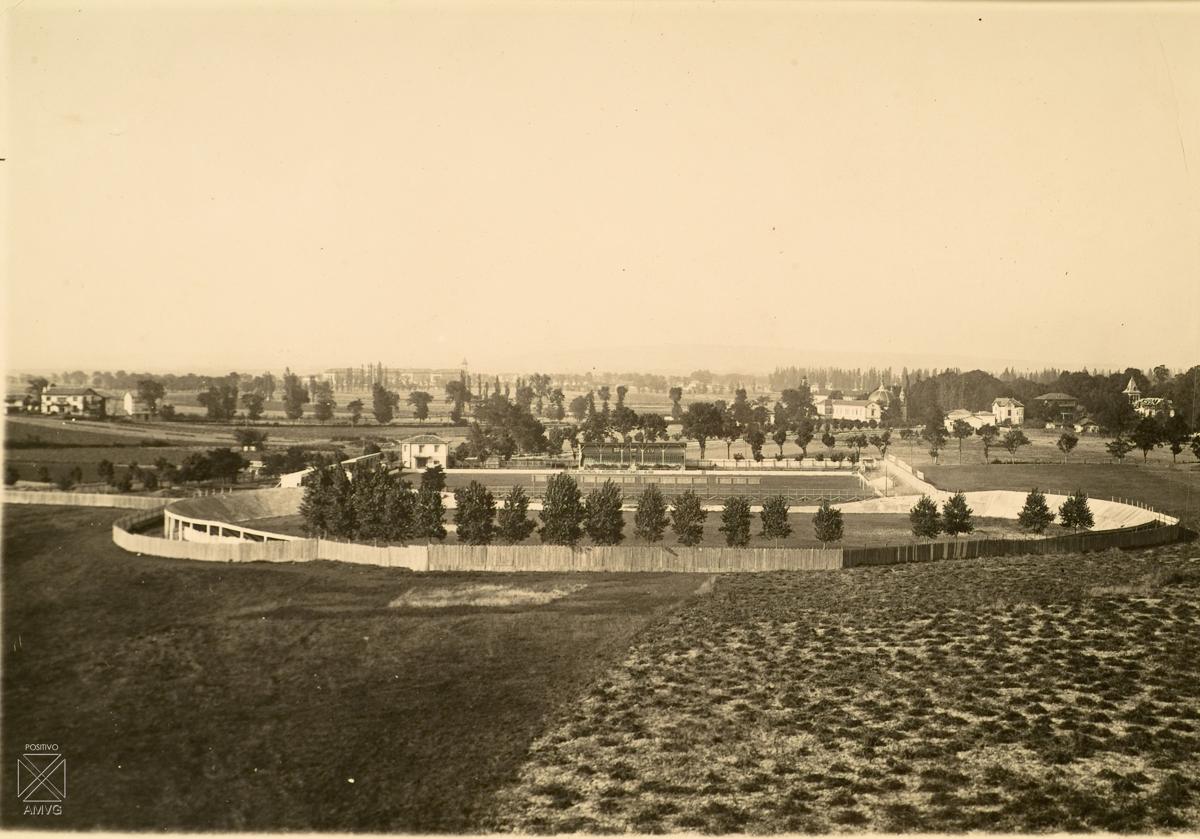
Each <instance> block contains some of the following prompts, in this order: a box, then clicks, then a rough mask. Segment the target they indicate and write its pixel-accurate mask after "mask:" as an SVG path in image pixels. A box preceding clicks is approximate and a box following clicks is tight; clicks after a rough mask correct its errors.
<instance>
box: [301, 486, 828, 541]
mask: <svg viewBox="0 0 1200 839" xmlns="http://www.w3.org/2000/svg"><path fill="white" fill-rule="evenodd" d="M445 482H446V479H445V473H444V472H443V471H442V469H441V468H440V467H436V468H433V469H428V470H426V471H425V472H424V473H422V475H421V480H420V484H419V486H418V487H416V488H415V489H414V487H413V485H412V484H411V483H410V482H409V481H407V480H404V479H403V478H401V477H400V476H399V475H394V474H389V473H388V472H386V471H383V470H378V471H371V470H360V471H358V472H356V473H355V474H354V476H353V479H351V477H350V476H349V475H347V473H346V471H345V470H344V469H343V468H341V467H339V466H327V467H323V468H320V469H317V470H316V471H315V472H314V473H313V474H312V476H311V477H310V478H309V479H308V480H307V482H306V484H305V490H304V499H303V501H302V502H301V505H300V514H301V516H302V517H303V519H304V529H305V532H306V533H307V534H308V535H310V536H321V537H326V538H328V537H335V538H343V539H356V540H377V541H386V542H404V541H409V540H418V539H430V540H440V539H444V538H445V537H446V528H445V525H444V517H445V509H444V506H443V504H442V495H441V493H442V491H443V489H444V488H445ZM454 500H455V508H456V509H455V511H454V523H455V525H456V528H457V532H458V540H459V541H460V542H463V543H465V544H469V545H487V544H490V543H491V542H493V541H500V542H505V543H510V544H516V543H520V542H523V541H525V540H526V539H527V538H529V536H530V535H532V534H533V532H534V531H535V530H536V531H537V533H538V536H539V538H540V539H541V541H542V542H543V543H544V544H548V545H574V544H577V543H578V542H579V541H580V540H581V539H582V538H583V537H584V536H586V537H587V538H588V539H589V540H591V542H592V543H593V544H596V545H617V544H620V543H621V541H622V540H623V539H624V538H625V533H624V530H625V518H624V516H623V515H622V511H621V507H622V503H623V501H624V498H623V496H622V494H621V489H620V488H619V487H618V486H617V485H616V484H615V483H613V482H612V481H605V482H604V483H603V484H602V485H601V486H599V487H597V488H596V489H595V490H593V491H592V492H591V493H590V494H588V496H587V497H586V498H585V497H584V495H583V493H582V492H581V491H580V489H579V485H578V484H577V483H576V482H575V479H574V478H572V477H571V476H570V475H567V474H565V473H562V474H558V475H554V476H553V477H551V478H550V480H549V482H548V483H547V486H546V494H545V498H544V501H543V505H542V510H541V512H540V513H539V514H538V518H539V519H540V520H541V522H540V525H539V524H538V523H537V522H535V521H533V520H532V519H531V518H530V517H529V497H528V496H527V495H526V493H525V491H524V490H523V489H522V488H521V487H513V488H512V489H510V490H509V491H508V493H507V494H506V495H505V496H504V498H503V502H502V505H501V506H500V507H499V509H498V508H497V503H496V497H495V496H494V495H493V494H492V492H491V490H489V489H488V488H487V487H485V486H483V485H482V484H480V483H479V482H478V481H472V482H471V483H470V484H469V485H468V486H465V487H460V488H458V489H456V490H455V491H454ZM707 518H708V511H707V510H705V509H704V505H703V504H702V503H701V500H700V497H699V496H698V495H696V493H695V492H693V491H691V490H688V491H686V492H684V493H681V494H680V495H679V496H677V497H676V498H675V499H674V502H673V503H672V504H670V505H668V504H667V502H666V499H665V498H664V497H663V495H662V492H661V491H660V490H659V488H658V487H657V486H655V485H653V484H651V485H650V486H648V487H646V489H645V490H644V491H643V492H642V494H641V496H640V497H639V499H638V503H637V512H636V513H635V515H634V534H635V535H636V536H637V537H638V538H639V539H641V540H642V541H644V542H646V543H648V544H653V543H656V542H661V541H662V540H663V538H664V536H665V534H666V532H667V530H668V528H669V529H670V530H671V531H672V532H673V533H674V536H675V538H676V541H677V542H678V543H679V544H681V545H686V546H692V545H698V544H700V542H701V541H702V540H703V539H704V523H705V520H706V519H707ZM760 518H761V521H762V530H761V535H762V536H763V537H765V538H768V539H784V538H786V537H787V536H788V535H790V534H791V532H792V527H791V524H790V523H789V521H788V503H787V500H786V499H785V498H784V497H783V496H774V497H771V498H768V499H766V500H765V501H764V502H763V505H762V512H761V514H760ZM752 524H753V516H752V515H751V511H750V500H749V499H748V498H744V497H738V496H732V497H730V498H729V499H727V500H726V502H725V506H724V509H723V510H722V511H721V527H720V528H719V529H720V531H721V533H723V534H724V536H725V543H726V544H727V545H730V546H733V547H740V546H744V545H747V544H749V542H750V536H751V530H752ZM813 524H814V529H815V532H816V534H817V538H818V539H820V540H821V541H823V542H831V541H838V540H839V539H841V538H842V518H841V511H839V510H837V509H835V508H832V507H830V506H829V505H828V503H826V504H823V505H822V507H821V509H820V510H818V512H817V514H816V516H814V519H813Z"/></svg>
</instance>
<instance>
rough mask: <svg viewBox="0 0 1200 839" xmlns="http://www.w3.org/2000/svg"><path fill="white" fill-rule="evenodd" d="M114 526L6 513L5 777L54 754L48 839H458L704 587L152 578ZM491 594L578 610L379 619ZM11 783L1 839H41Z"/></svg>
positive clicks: (391, 576)
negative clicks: (58, 784)
mask: <svg viewBox="0 0 1200 839" xmlns="http://www.w3.org/2000/svg"><path fill="white" fill-rule="evenodd" d="M122 514H123V511H114V510H104V509H87V508H63V507H58V508H56V507H33V506H30V507H14V506H6V507H5V508H4V516H5V520H4V525H5V527H4V553H3V630H4V641H5V644H4V652H3V708H2V710H3V717H4V723H5V724H4V729H3V759H4V761H5V762H6V763H5V765H6V766H9V767H11V766H12V765H13V761H14V760H15V759H16V755H17V753H18V752H19V751H20V750H21V748H22V746H23V744H24V743H28V742H55V743H57V744H59V746H60V749H61V751H62V753H63V754H64V755H65V756H66V758H67V765H68V768H69V772H70V790H71V792H70V798H69V799H68V801H67V803H66V804H65V806H64V810H65V812H64V815H62V816H61V817H58V818H57V819H56V820H55V822H54V825H52V826H53V827H55V828H57V829H71V830H80V829H96V828H104V829H109V830H151V829H157V830H177V831H183V830H222V831H232V830H278V829H296V830H337V831H358V830H372V831H465V830H469V829H472V828H473V827H475V826H477V825H478V824H480V823H481V820H482V814H483V811H484V810H485V809H486V808H487V807H488V806H489V805H490V802H491V801H492V799H493V797H494V792H495V790H496V789H497V788H498V786H500V785H501V784H502V783H503V782H504V781H506V780H507V779H510V778H511V777H512V776H513V774H514V773H515V771H516V769H517V767H518V765H519V763H520V761H521V760H522V759H523V757H524V755H525V753H526V750H527V747H528V745H529V743H530V742H531V740H532V739H533V738H534V737H536V736H537V735H538V734H539V733H540V732H541V731H542V730H543V729H544V727H545V721H546V720H547V719H548V718H549V717H550V716H552V715H554V714H556V713H557V712H558V711H559V709H561V708H562V707H563V706H565V705H570V704H571V703H573V702H574V701H575V698H576V696H577V695H578V694H579V693H580V692H581V691H582V690H583V689H585V688H586V686H587V685H588V684H589V683H590V682H591V681H592V680H593V679H594V677H595V675H596V674H597V673H598V672H599V671H600V670H602V669H603V668H605V667H607V666H609V665H611V664H613V663H614V662H615V661H617V660H619V659H620V657H621V656H623V655H624V653H625V651H626V650H627V649H628V647H629V645H630V643H631V642H632V640H633V638H634V637H635V635H636V634H637V633H638V632H639V630H641V629H642V628H643V627H644V626H645V625H646V624H647V622H648V621H650V620H652V619H655V618H656V617H661V616H662V615H663V614H664V613H665V612H666V611H668V610H670V609H671V608H673V607H675V605H676V604H678V603H679V602H680V601H681V600H683V599H685V598H686V597H687V596H688V595H690V594H691V593H692V592H694V591H695V589H696V588H697V586H699V585H700V584H701V583H702V582H703V580H702V579H700V578H697V577H696V576H692V575H655V574H635V575H596V576H588V577H587V578H586V579H581V578H580V577H579V576H578V575H576V576H571V575H555V574H521V575H484V574H476V575H470V574H428V575H416V574H412V573H408V572H403V571H397V570H392V569H383V568H370V567H359V566H348V565H339V564H334V563H324V562H315V563H307V564H297V565H265V564H263V565H259V564H254V565H244V566H232V565H225V564H205V563H191V562H182V561H178V560H167V559H156V558H151V557H139V556H134V555H130V554H126V553H124V552H123V551H121V550H119V549H118V548H116V547H115V546H114V545H113V544H112V542H111V536H110V527H111V524H112V521H113V520H114V519H115V518H117V517H118V516H120V515H122ZM581 581H582V582H586V583H587V585H586V587H585V588H583V589H580V590H577V591H575V590H571V588H570V587H571V586H572V585H575V584H578V583H579V582H581ZM491 583H500V584H503V585H513V586H517V587H518V588H520V590H521V592H523V593H528V592H529V591H533V592H534V595H530V596H533V597H535V599H536V597H537V596H538V595H537V592H545V591H550V592H553V591H555V590H556V589H562V590H566V591H568V592H569V593H567V594H566V595H565V596H561V597H559V598H558V599H553V600H549V601H548V602H544V603H543V604H542V605H533V606H519V607H518V606H512V607H504V606H501V607H492V608H485V607H475V606H451V607H449V608H444V609H432V610H430V609H420V608H404V607H402V606H401V607H390V606H389V604H391V603H392V602H393V601H396V600H397V598H400V597H402V596H405V595H408V596H409V597H410V598H415V600H414V602H427V601H428V600H429V598H428V597H426V598H425V599H424V600H422V599H421V598H420V597H418V595H420V594H421V592H422V590H423V589H427V588H428V589H437V590H438V591H437V592H434V593H432V594H431V596H433V597H435V599H436V598H441V599H446V592H445V590H446V589H448V588H450V589H453V588H455V587H464V586H467V587H469V586H475V587H477V586H479V585H481V584H491ZM523 596H524V595H523ZM556 596H557V595H556ZM450 599H451V600H452V599H453V598H450ZM404 602H407V601H401V603H404ZM536 602H541V601H536ZM14 783H15V777H14V774H13V773H12V772H9V773H6V774H5V776H4V779H3V784H4V788H3V804H2V805H0V817H2V819H3V822H4V825H5V826H6V827H9V828H14V827H17V828H25V827H46V826H48V825H47V824H46V823H45V822H44V821H40V822H37V823H36V824H31V823H30V820H29V819H26V818H23V817H22V815H21V811H20V805H19V802H18V801H17V796H16V791H15V789H14V787H13V785H14Z"/></svg>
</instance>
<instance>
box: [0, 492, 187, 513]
mask: <svg viewBox="0 0 1200 839" xmlns="http://www.w3.org/2000/svg"><path fill="white" fill-rule="evenodd" d="M172 500H174V499H170V498H154V497H151V496H146V495H114V494H110V493H103V492H58V491H45V492H43V491H42V490H28V489H6V490H4V503H5V504H53V505H58V506H63V507H114V508H116V509H122V510H147V509H157V510H161V509H162V507H163V505H164V504H166V503H167V502H169V501H172Z"/></svg>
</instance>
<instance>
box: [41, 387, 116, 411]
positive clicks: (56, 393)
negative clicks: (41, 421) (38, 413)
mask: <svg viewBox="0 0 1200 839" xmlns="http://www.w3.org/2000/svg"><path fill="white" fill-rule="evenodd" d="M104 403H105V399H104V397H103V396H101V395H100V394H98V393H96V391H94V390H92V389H91V388H90V387H48V388H46V389H45V390H43V391H42V413H43V414H58V415H60V416H81V417H97V418H99V417H103V416H104V414H105V411H104Z"/></svg>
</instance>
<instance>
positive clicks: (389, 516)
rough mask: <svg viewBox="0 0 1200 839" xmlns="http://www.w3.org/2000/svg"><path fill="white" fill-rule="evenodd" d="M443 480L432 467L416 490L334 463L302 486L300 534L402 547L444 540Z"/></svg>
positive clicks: (392, 477) (378, 473) (388, 475)
mask: <svg viewBox="0 0 1200 839" xmlns="http://www.w3.org/2000/svg"><path fill="white" fill-rule="evenodd" d="M445 485H446V476H445V472H444V471H443V470H442V468H441V467H440V466H439V467H434V468H432V469H427V470H425V471H424V472H422V473H421V479H420V484H419V486H418V487H417V488H416V489H414V488H413V486H412V484H411V483H410V482H409V481H408V480H406V479H404V478H403V477H402V476H401V475H399V474H397V473H392V472H390V471H388V470H386V469H378V468H363V467H359V468H356V469H355V470H353V472H352V473H351V472H348V470H347V469H346V468H345V467H344V466H342V465H341V464H340V463H336V464H330V465H327V466H322V467H320V468H318V469H315V470H314V471H313V472H312V473H311V474H310V475H309V476H307V477H306V479H305V481H304V496H303V499H302V500H301V503H300V516H301V518H302V519H303V523H304V532H305V533H306V534H307V535H309V536H314V537H319V538H338V539H350V540H360V541H362V540H377V541H384V542H407V541H412V540H419V539H426V540H435V541H436V540H441V539H444V538H446V527H445V524H444V519H445V509H444V505H443V504H442V490H443V489H444V488H445Z"/></svg>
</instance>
